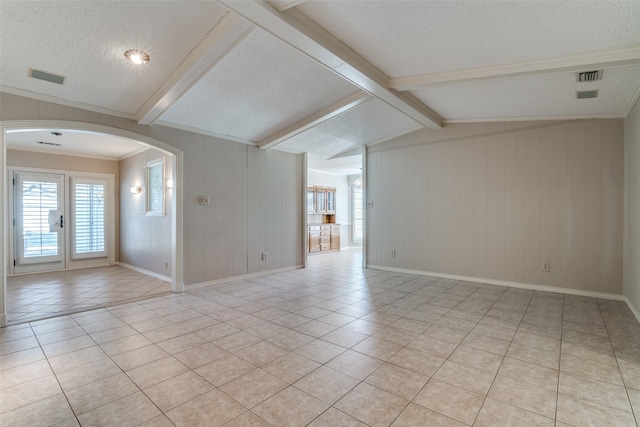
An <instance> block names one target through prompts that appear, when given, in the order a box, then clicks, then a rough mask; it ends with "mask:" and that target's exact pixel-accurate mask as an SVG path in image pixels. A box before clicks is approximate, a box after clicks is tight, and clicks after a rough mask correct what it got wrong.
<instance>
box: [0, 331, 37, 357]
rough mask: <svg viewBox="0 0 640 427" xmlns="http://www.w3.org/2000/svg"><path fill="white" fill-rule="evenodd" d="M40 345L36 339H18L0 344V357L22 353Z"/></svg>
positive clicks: (32, 337)
mask: <svg viewBox="0 0 640 427" xmlns="http://www.w3.org/2000/svg"><path fill="white" fill-rule="evenodd" d="M39 346H40V344H39V343H38V340H37V339H36V337H34V336H31V337H26V338H20V339H17V340H13V341H5V342H0V356H4V355H6V354H10V353H15V352H17V351H23V350H27V349H30V348H34V347H39Z"/></svg>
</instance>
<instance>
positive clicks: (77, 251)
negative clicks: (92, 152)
mask: <svg viewBox="0 0 640 427" xmlns="http://www.w3.org/2000/svg"><path fill="white" fill-rule="evenodd" d="M106 187H107V183H106V181H104V180H98V179H88V178H71V203H72V205H71V212H72V215H71V216H72V219H73V221H71V228H72V229H71V258H72V259H84V258H98V257H106V256H107V244H106V241H107V238H106V237H107V236H106V231H107V224H106V210H105V204H106V195H105V192H106Z"/></svg>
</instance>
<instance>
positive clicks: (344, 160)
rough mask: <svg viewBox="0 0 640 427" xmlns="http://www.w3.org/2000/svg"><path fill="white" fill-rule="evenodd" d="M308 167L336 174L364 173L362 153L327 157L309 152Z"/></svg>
mask: <svg viewBox="0 0 640 427" xmlns="http://www.w3.org/2000/svg"><path fill="white" fill-rule="evenodd" d="M307 168H308V169H312V170H317V171H322V172H329V173H333V174H336V175H360V174H361V173H362V155H361V154H358V155H355V156H348V157H341V158H339V159H326V158H324V157H323V156H319V155H317V154H309V156H308V157H307Z"/></svg>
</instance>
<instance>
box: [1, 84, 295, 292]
mask: <svg viewBox="0 0 640 427" xmlns="http://www.w3.org/2000/svg"><path fill="white" fill-rule="evenodd" d="M0 119H1V120H71V121H78V122H85V123H94V124H99V125H104V126H112V127H116V128H120V129H125V130H128V131H131V132H136V133H139V134H141V135H145V136H149V137H152V138H155V139H158V140H160V141H163V142H165V143H167V144H170V145H173V146H174V147H177V148H179V149H181V150H182V151H183V153H184V177H183V181H184V182H183V183H182V186H183V189H184V192H183V197H184V212H183V222H184V283H185V284H193V283H201V282H206V281H211V280H217V279H223V278H227V277H232V276H238V275H242V274H249V273H255V272H260V271H267V270H270V269H278V268H284V267H294V266H299V265H302V264H303V260H302V242H303V235H302V227H303V216H302V209H303V198H302V156H301V155H295V154H289V153H283V152H278V151H269V150H260V149H258V148H256V147H253V146H249V145H245V144H241V143H237V142H231V141H227V140H223V139H219V138H214V137H210V136H205V135H201V134H196V133H192V132H187V131H182V130H177V129H171V128H167V127H163V126H155V125H154V126H144V125H139V124H137V123H136V122H135V121H132V120H129V119H124V118H120V117H115V116H111V115H107V114H101V113H94V112H90V111H86V110H81V109H78V108H73V107H67V106H63V105H57V104H53V103H49V102H44V101H38V100H34V99H30V98H24V97H20V96H16V95H10V94H6V93H1V94H0ZM201 195H208V196H210V197H211V205H210V206H208V207H205V206H200V205H199V203H198V197H199V196H201ZM262 252H267V253H268V259H267V261H260V254H261V253H262Z"/></svg>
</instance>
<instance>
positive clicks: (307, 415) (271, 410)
mask: <svg viewBox="0 0 640 427" xmlns="http://www.w3.org/2000/svg"><path fill="white" fill-rule="evenodd" d="M328 407H329V405H327V404H326V403H324V402H322V401H320V400H318V399H316V398H314V397H312V396H310V395H308V394H307V393H305V392H303V391H300V390H298V389H297V388H295V387H287V388H285V389H284V390H282V391H281V392H279V393H278V394H276V395H275V396H272V397H270V398H269V399H267V400H266V401H264V402H262V403H261V404H259V405H258V406H256V407H255V408H253V409H252V410H251V411H252V412H254V413H255V414H257V415H258V416H259V417H260V418H262V419H264V420H265V421H267V422H268V423H269V424H271V425H274V426H283V427H284V426H291V427H294V426H303V425H307V424H308V423H309V422H311V421H312V420H313V419H315V418H316V417H318V415H320V414H322V413H323V412H324V411H325V410H326V409H327V408H328Z"/></svg>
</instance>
